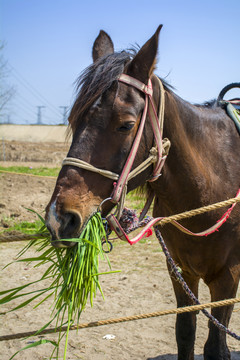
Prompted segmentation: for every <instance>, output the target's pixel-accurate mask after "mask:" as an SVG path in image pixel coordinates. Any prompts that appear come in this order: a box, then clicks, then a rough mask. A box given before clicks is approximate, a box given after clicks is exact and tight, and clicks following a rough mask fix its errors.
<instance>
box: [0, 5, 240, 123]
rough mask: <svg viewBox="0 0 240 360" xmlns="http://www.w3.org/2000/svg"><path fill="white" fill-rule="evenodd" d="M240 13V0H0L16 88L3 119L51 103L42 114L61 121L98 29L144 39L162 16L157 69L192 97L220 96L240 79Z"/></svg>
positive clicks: (1, 34) (117, 40) (30, 116)
mask: <svg viewBox="0 0 240 360" xmlns="http://www.w3.org/2000/svg"><path fill="white" fill-rule="evenodd" d="M239 14H240V1H239V0H201V1H198V0H192V1H190V0H168V1H166V0H148V1H146V0H144V1H143V0H136V1H135V0H133V1H131V0H128V1H126V0H122V1H114V0H111V1H109V0H106V1H104V0H101V1H100V0H98V1H96V0H88V1H87V0H84V1H81V0H0V38H1V40H2V41H3V42H4V43H5V47H4V57H5V59H6V60H7V61H8V69H9V76H8V83H9V84H10V85H12V86H13V87H14V88H15V96H14V97H13V98H12V100H11V102H10V103H9V105H8V108H7V109H6V110H5V119H6V120H7V119H8V118H9V119H10V121H11V122H14V123H36V122H37V106H45V108H43V109H42V118H41V119H42V122H43V123H49V124H58V123H61V122H62V119H63V108H60V106H68V107H70V106H71V104H72V102H73V99H74V85H73V84H74V81H75V80H76V78H77V77H78V75H79V74H80V73H81V71H82V70H83V69H84V68H85V67H86V66H88V65H89V64H90V63H91V61H92V60H91V51H92V44H93V42H94V40H95V38H96V37H97V35H98V33H99V30H100V29H103V30H105V31H106V32H107V33H108V34H109V35H110V36H111V37H112V40H113V42H114V44H115V49H116V50H122V49H124V48H127V47H129V46H131V45H132V44H135V43H138V44H139V45H143V44H144V43H145V41H147V40H148V38H149V37H151V36H152V34H153V33H154V32H155V30H156V28H157V27H158V25H159V24H163V29H162V31H161V35H160V46H159V56H158V59H159V61H158V68H157V74H158V75H159V76H161V77H163V78H164V77H166V76H167V81H168V82H169V83H170V84H171V85H173V86H174V87H175V88H176V91H175V92H176V93H177V94H178V95H179V96H181V97H182V98H184V99H186V100H188V101H190V102H193V103H195V102H198V103H201V102H204V101H205V100H210V99H212V98H215V97H217V95H218V93H219V92H220V90H221V89H222V88H223V87H224V86H225V85H227V84H228V83H231V82H236V81H240V67H239V64H240V61H239V59H240V47H239V38H240V20H239ZM231 95H232V94H231ZM233 95H235V94H233Z"/></svg>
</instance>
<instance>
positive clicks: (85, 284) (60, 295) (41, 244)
mask: <svg viewBox="0 0 240 360" xmlns="http://www.w3.org/2000/svg"><path fill="white" fill-rule="evenodd" d="M37 215H38V214H37ZM38 216H39V215H38ZM39 218H40V219H41V220H42V221H43V223H44V220H43V219H42V218H41V217H40V216H39ZM39 232H40V233H43V232H44V233H46V237H45V238H44V239H34V240H32V241H31V242H30V243H29V244H28V245H27V246H25V248H24V249H23V250H22V251H21V252H20V253H19V254H18V258H17V261H18V262H23V261H25V262H30V263H35V267H39V266H41V265H46V264H48V265H49V267H48V268H47V270H45V272H44V274H43V275H42V277H41V278H40V279H39V280H37V281H34V282H32V283H28V284H25V285H23V286H19V287H17V288H14V289H10V290H6V291H3V292H1V293H0V305H1V304H4V303H7V302H10V301H11V300H13V299H16V298H17V297H24V296H25V295H28V296H29V295H33V296H32V297H31V298H30V299H29V297H28V300H27V301H23V302H22V303H21V304H20V305H18V306H17V307H15V308H14V309H11V310H10V311H14V310H17V309H18V308H22V307H24V306H25V305H27V304H29V303H30V302H31V301H33V300H35V299H36V298H38V297H39V296H40V295H43V294H44V295H45V297H44V299H43V300H41V301H40V302H39V303H38V304H37V305H36V306H35V307H34V308H36V307H38V306H39V305H40V304H42V303H43V302H44V301H45V300H47V299H48V298H49V297H50V296H52V295H53V296H54V300H55V301H54V306H53V312H52V318H51V320H50V321H49V323H48V324H46V325H45V326H44V327H43V328H42V329H40V330H39V332H41V331H42V330H43V329H44V328H46V327H47V326H49V325H50V324H51V323H52V322H53V321H54V320H56V327H57V326H60V327H61V326H62V325H63V324H64V315H66V314H67V318H68V320H67V325H68V328H67V331H66V341H65V350H64V357H63V359H66V351H67V342H68V333H69V328H70V326H71V325H72V324H73V323H74V322H77V323H79V319H80V315H81V312H82V311H83V310H84V308H85V306H86V304H87V300H88V299H89V300H90V304H91V306H92V305H93V298H94V297H95V295H96V292H97V290H99V291H100V292H101V294H102V296H103V292H102V289H101V286H100V283H99V275H102V274H104V273H101V274H100V273H99V271H98V265H99V256H100V257H101V258H105V259H107V261H108V264H109V268H111V266H110V262H109V260H108V258H107V256H106V254H104V252H103V250H102V239H103V238H105V239H106V233H105V229H104V225H103V223H102V218H101V214H100V213H96V214H94V215H93V216H92V217H91V219H89V221H88V222H87V223H86V226H85V228H84V229H83V231H82V232H81V235H80V237H79V238H74V239H64V242H67V241H70V242H71V243H72V242H75V243H76V245H75V246H73V247H70V248H55V247H52V246H51V247H49V245H50V236H49V233H48V231H47V229H46V227H45V224H44V225H43V227H42V228H41V229H40V231H39ZM32 246H34V247H35V249H36V252H37V253H38V255H37V256H36V257H29V258H24V259H22V256H23V255H24V254H26V252H27V250H28V249H29V248H30V247H32ZM107 273H112V271H110V272H107ZM46 279H48V281H49V280H50V281H51V284H50V285H49V286H48V287H44V289H41V290H37V291H36V290H35V291H31V292H23V291H25V289H26V288H28V287H29V286H31V285H32V284H35V283H37V282H40V281H42V280H46ZM39 332H38V333H39ZM63 335H64V334H61V332H60V334H59V340H58V342H57V343H54V345H55V349H58V345H59V343H60V340H61V339H62V337H63ZM51 343H53V342H51ZM35 345H36V343H35ZM35 345H34V346H35ZM29 347H31V345H29ZM55 349H54V351H53V353H52V355H51V358H52V356H53V354H54V352H55ZM57 355H58V354H57ZM57 357H58V356H57Z"/></svg>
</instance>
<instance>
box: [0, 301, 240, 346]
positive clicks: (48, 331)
mask: <svg viewBox="0 0 240 360" xmlns="http://www.w3.org/2000/svg"><path fill="white" fill-rule="evenodd" d="M237 302H240V298H235V299H226V300H221V301H215V302H210V303H206V304H200V305H192V306H185V307H181V308H178V309H170V310H163V311H156V312H152V313H148V314H140V315H132V316H126V317H121V318H115V319H114V318H113V319H107V320H99V321H93V322H89V323H83V324H79V325H72V326H71V327H70V330H79V329H86V328H90V327H97V326H104V325H112V324H118V323H123V322H128V321H135V320H142V319H149V318H153V317H159V316H164V315H174V314H182V313H185V312H193V311H200V310H203V309H205V308H207V307H210V308H215V307H221V306H227V305H232V304H235V303H237ZM60 330H61V331H66V330H67V326H62V327H61V328H57V329H56V328H48V329H45V330H43V331H41V332H38V331H37V330H36V331H28V332H23V333H17V334H10V335H3V336H0V341H5V340H14V339H21V338H23V337H28V336H34V335H44V334H53V333H57V332H59V331H60Z"/></svg>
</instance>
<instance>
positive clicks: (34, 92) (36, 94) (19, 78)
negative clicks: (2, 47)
mask: <svg viewBox="0 0 240 360" xmlns="http://www.w3.org/2000/svg"><path fill="white" fill-rule="evenodd" d="M8 66H9V67H10V70H12V75H13V76H14V77H15V79H16V80H17V81H18V82H19V83H20V84H21V85H22V86H24V87H25V89H27V90H28V91H29V92H30V93H31V94H32V96H34V97H35V98H38V100H41V102H44V103H46V104H47V105H48V106H49V108H50V110H51V111H53V112H54V113H55V115H56V114H57V115H58V116H59V111H58V109H57V108H56V107H55V106H54V105H53V104H51V103H50V102H49V101H48V100H47V99H46V98H45V97H44V96H43V95H42V94H41V93H40V92H39V91H38V90H37V89H35V88H34V87H33V86H32V85H31V84H30V83H29V82H28V81H27V80H26V79H25V78H24V77H23V76H22V75H21V74H20V73H19V72H18V71H17V70H16V69H15V68H14V67H13V66H12V65H8Z"/></svg>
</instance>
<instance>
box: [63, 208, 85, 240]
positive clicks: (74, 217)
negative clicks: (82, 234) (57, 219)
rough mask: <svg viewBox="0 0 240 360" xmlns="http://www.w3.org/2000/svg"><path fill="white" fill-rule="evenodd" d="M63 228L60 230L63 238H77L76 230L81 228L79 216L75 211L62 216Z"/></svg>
mask: <svg viewBox="0 0 240 360" xmlns="http://www.w3.org/2000/svg"><path fill="white" fill-rule="evenodd" d="M64 220H65V221H64V227H63V229H62V231H63V233H64V235H65V237H66V236H68V237H70V238H71V237H74V236H77V233H78V230H79V229H80V226H81V217H80V214H79V213H78V212H76V211H68V212H67V213H65V215H64Z"/></svg>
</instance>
